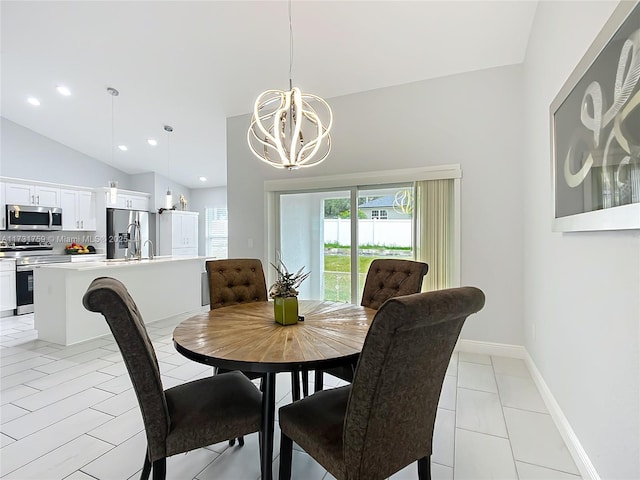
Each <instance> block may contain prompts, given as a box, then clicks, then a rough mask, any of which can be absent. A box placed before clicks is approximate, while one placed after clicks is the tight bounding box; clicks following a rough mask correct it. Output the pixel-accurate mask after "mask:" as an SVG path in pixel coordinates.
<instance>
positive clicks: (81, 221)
mask: <svg viewBox="0 0 640 480" xmlns="http://www.w3.org/2000/svg"><path fill="white" fill-rule="evenodd" d="M80 226H81V227H82V228H84V220H80Z"/></svg>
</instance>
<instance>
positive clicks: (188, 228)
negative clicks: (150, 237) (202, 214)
mask: <svg viewBox="0 0 640 480" xmlns="http://www.w3.org/2000/svg"><path fill="white" fill-rule="evenodd" d="M158 219H159V233H160V238H159V244H160V245H159V250H158V252H159V255H172V256H179V257H187V256H197V255H198V212H183V211H179V210H165V211H164V212H162V214H161V215H158Z"/></svg>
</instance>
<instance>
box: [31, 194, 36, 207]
mask: <svg viewBox="0 0 640 480" xmlns="http://www.w3.org/2000/svg"><path fill="white" fill-rule="evenodd" d="M31 204H32V205H35V204H36V196H35V195H31Z"/></svg>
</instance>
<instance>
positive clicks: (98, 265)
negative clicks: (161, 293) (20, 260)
mask: <svg viewBox="0 0 640 480" xmlns="http://www.w3.org/2000/svg"><path fill="white" fill-rule="evenodd" d="M205 258H206V257H172V256H170V255H167V256H159V257H153V260H149V259H148V258H143V259H142V260H128V261H125V260H123V259H113V260H104V261H96V262H76V263H74V262H71V263H49V264H44V265H37V267H38V268H46V269H58V270H83V271H84V270H97V269H104V268H108V269H114V268H136V267H142V266H150V265H157V264H162V263H167V262H184V261H188V260H200V261H204V260H205Z"/></svg>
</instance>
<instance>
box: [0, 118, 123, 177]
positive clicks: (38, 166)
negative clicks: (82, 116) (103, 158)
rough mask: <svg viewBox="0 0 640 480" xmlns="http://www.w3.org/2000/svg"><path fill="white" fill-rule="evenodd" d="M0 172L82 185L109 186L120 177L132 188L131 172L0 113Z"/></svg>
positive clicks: (11, 175) (7, 175)
mask: <svg viewBox="0 0 640 480" xmlns="http://www.w3.org/2000/svg"><path fill="white" fill-rule="evenodd" d="M0 128H1V131H0V134H1V137H2V145H1V149H0V153H1V156H0V176H4V177H13V178H25V179H29V180H38V181H42V182H52V183H62V184H65V185H77V186H82V187H92V188H93V187H106V186H107V185H108V182H109V180H117V181H118V185H119V187H120V188H124V189H131V187H130V180H129V175H127V174H126V173H125V172H122V171H121V170H118V169H116V168H113V167H110V166H109V165H107V164H105V163H102V162H100V161H98V160H96V159H94V158H92V157H88V156H87V155H84V154H83V153H80V152H78V151H77V150H73V149H71V148H69V147H67V146H66V145H63V144H61V143H58V142H55V141H53V140H51V139H50V138H47V137H44V136H42V135H40V134H38V133H36V132H34V131H33V130H29V129H28V128H24V127H23V126H21V125H18V124H17V123H14V122H12V121H10V120H7V119H6V118H4V117H0Z"/></svg>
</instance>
